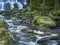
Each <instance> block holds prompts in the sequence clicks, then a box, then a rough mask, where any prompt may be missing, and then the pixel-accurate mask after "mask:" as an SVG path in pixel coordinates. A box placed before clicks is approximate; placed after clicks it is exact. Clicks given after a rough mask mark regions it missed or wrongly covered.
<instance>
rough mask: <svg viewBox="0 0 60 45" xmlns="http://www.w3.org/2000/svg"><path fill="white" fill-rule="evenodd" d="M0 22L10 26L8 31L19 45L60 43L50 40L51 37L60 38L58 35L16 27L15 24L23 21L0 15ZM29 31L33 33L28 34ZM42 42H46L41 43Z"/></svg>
mask: <svg viewBox="0 0 60 45" xmlns="http://www.w3.org/2000/svg"><path fill="white" fill-rule="evenodd" d="M0 20H3V21H4V22H6V23H7V24H8V25H9V27H8V31H9V32H11V33H12V34H13V35H14V37H15V40H16V42H17V45H58V42H60V41H58V40H49V39H50V38H51V37H54V36H58V34H53V33H52V34H46V32H43V31H40V30H38V31H37V30H33V31H31V30H30V29H29V27H28V26H25V25H15V24H14V23H13V22H16V21H17V22H21V21H23V20H21V19H17V18H14V17H12V19H5V18H4V16H2V15H0ZM28 31H31V32H32V33H28ZM45 39H46V40H45ZM41 40H45V41H42V43H41V42H40V41H41Z"/></svg>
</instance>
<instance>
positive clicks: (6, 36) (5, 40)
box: [0, 27, 16, 45]
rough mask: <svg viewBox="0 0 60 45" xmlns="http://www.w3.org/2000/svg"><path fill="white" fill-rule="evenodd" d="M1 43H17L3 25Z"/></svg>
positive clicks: (6, 44) (0, 29)
mask: <svg viewBox="0 0 60 45" xmlns="http://www.w3.org/2000/svg"><path fill="white" fill-rule="evenodd" d="M0 45H16V42H15V41H14V37H13V35H12V34H11V33H10V32H8V31H7V30H6V29H4V28H3V27H1V28H0Z"/></svg>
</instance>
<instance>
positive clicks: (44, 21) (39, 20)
mask: <svg viewBox="0 0 60 45" xmlns="http://www.w3.org/2000/svg"><path fill="white" fill-rule="evenodd" d="M33 23H34V24H38V26H39V27H46V26H47V27H49V26H55V25H56V24H55V22H54V21H53V20H52V19H51V18H50V17H48V16H35V17H34V20H33Z"/></svg>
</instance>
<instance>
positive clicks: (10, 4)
mask: <svg viewBox="0 0 60 45" xmlns="http://www.w3.org/2000/svg"><path fill="white" fill-rule="evenodd" d="M26 5H27V0H22V1H21V0H0V11H4V10H10V9H13V8H18V9H19V10H20V9H23V8H24V7H25V6H26Z"/></svg>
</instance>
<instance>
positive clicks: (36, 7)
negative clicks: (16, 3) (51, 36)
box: [0, 0, 60, 45]
mask: <svg viewBox="0 0 60 45" xmlns="http://www.w3.org/2000/svg"><path fill="white" fill-rule="evenodd" d="M0 14H2V15H4V16H5V18H7V19H8V18H10V17H11V16H12V17H13V16H16V17H18V18H22V19H29V20H31V21H32V24H30V25H31V27H33V28H34V29H35V27H36V28H37V29H40V28H43V29H51V28H56V27H57V28H60V0H29V3H28V5H27V7H26V8H24V9H23V10H18V9H17V8H14V9H12V10H9V11H2V12H0ZM3 23H4V22H2V21H0V43H1V42H3V44H1V45H7V44H4V43H9V45H13V43H14V41H13V37H12V36H13V35H12V34H11V33H10V32H8V31H7V29H6V26H7V25H5V24H3ZM4 25H5V26H4ZM8 41H9V42H8ZM10 42H11V43H10ZM14 45H15V44H14Z"/></svg>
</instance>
